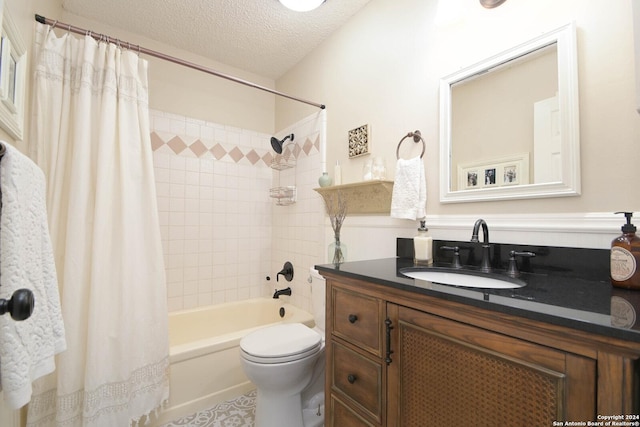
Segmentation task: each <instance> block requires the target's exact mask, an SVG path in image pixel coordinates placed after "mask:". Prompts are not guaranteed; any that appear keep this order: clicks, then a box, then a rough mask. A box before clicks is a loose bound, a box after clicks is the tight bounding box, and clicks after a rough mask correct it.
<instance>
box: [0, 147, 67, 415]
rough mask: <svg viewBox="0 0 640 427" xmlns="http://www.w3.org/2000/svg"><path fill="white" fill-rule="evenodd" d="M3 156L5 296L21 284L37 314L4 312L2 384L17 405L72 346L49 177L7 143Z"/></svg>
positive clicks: (1, 291) (0, 264)
mask: <svg viewBox="0 0 640 427" xmlns="http://www.w3.org/2000/svg"><path fill="white" fill-rule="evenodd" d="M2 144H3V145H4V146H5V147H6V153H5V154H4V156H3V157H2V160H0V191H1V192H2V199H1V200H2V207H1V209H2V210H1V211H0V298H5V299H9V298H11V296H12V295H13V292H14V291H15V290H17V289H20V288H26V289H30V290H31V291H32V292H33V295H34V300H35V302H34V309H33V313H32V314H31V317H29V318H28V319H26V320H24V321H15V320H13V319H12V318H11V316H10V315H9V313H7V314H5V315H4V316H0V384H1V386H2V390H3V391H4V399H5V401H6V402H7V404H8V405H9V406H10V407H11V408H14V409H16V408H19V407H21V406H24V405H25V404H26V403H28V402H29V401H30V400H31V392H32V389H31V383H32V382H33V381H34V380H35V379H37V378H39V377H41V376H44V375H46V374H49V373H51V372H53V370H54V369H55V360H54V356H55V355H56V354H57V353H59V352H61V351H63V350H65V349H66V340H65V333H64V324H63V320H62V313H61V310H60V295H59V292H58V282H57V277H56V268H55V263H54V257H53V249H52V247H51V238H50V236H49V227H48V225H47V210H46V201H45V200H46V199H45V178H44V174H43V172H42V170H41V169H40V168H38V166H37V165H36V164H35V163H33V162H32V161H31V160H30V159H29V158H27V157H26V156H24V155H23V154H22V153H20V152H19V151H18V150H17V149H16V148H14V147H12V146H11V145H9V144H8V143H6V142H2Z"/></svg>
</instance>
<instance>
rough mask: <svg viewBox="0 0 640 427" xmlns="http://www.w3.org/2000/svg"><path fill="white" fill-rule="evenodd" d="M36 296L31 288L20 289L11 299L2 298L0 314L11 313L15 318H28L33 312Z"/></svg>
mask: <svg viewBox="0 0 640 427" xmlns="http://www.w3.org/2000/svg"><path fill="white" fill-rule="evenodd" d="M33 306H34V297H33V292H31V290H29V289H18V290H17V291H15V292H14V293H13V295H12V296H11V299H9V300H6V299H4V298H2V299H0V315H3V314H5V313H10V314H11V318H12V319H13V320H26V319H28V318H29V316H31V313H33Z"/></svg>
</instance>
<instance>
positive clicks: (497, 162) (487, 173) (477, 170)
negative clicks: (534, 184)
mask: <svg viewBox="0 0 640 427" xmlns="http://www.w3.org/2000/svg"><path fill="white" fill-rule="evenodd" d="M528 183H529V153H520V154H516V155H514V156H507V157H499V158H494V159H489V160H485V161H480V162H477V163H467V164H462V165H458V188H459V189H460V190H474V189H479V188H491V187H505V186H510V185H519V184H528Z"/></svg>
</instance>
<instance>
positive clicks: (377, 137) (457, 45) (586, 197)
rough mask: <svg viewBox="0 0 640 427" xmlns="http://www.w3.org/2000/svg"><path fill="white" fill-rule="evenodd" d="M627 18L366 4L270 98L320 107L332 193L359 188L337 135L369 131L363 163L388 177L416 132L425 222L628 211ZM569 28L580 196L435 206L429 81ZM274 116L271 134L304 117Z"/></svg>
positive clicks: (510, 6)
mask: <svg viewBox="0 0 640 427" xmlns="http://www.w3.org/2000/svg"><path fill="white" fill-rule="evenodd" d="M631 12H632V7H631V0H620V1H615V2H611V1H608V0H593V1H589V2H584V1H581V0H563V1H562V2H557V1H555V0H535V1H533V0H529V1H507V2H506V3H505V4H504V5H502V6H500V7H499V8H497V9H493V10H485V9H483V8H482V7H480V6H479V4H478V3H477V2H476V1H465V0H446V1H445V0H441V1H436V0H429V1H425V0H394V1H391V0H372V2H371V3H370V4H369V5H368V6H367V7H365V9H363V10H362V11H361V12H360V13H359V14H358V15H356V16H355V17H354V18H352V19H351V20H350V21H349V22H348V23H347V25H346V26H344V27H343V28H342V29H341V30H339V31H338V32H336V33H335V34H334V35H333V36H332V37H331V38H329V39H328V40H326V41H325V42H324V43H323V44H322V45H321V46H320V47H319V48H317V49H316V50H315V51H314V52H313V53H312V54H310V55H308V56H307V57H306V58H305V59H304V60H303V61H302V62H301V63H299V64H298V65H297V66H296V67H295V68H294V69H292V70H291V71H290V72H288V73H287V74H286V75H285V76H283V77H282V78H280V79H279V80H278V82H277V89H278V90H281V91H286V92H291V93H296V94H298V95H299V96H302V97H307V98H309V99H314V100H316V101H319V102H322V103H325V104H326V105H327V117H328V122H327V123H328V127H327V141H328V143H327V146H328V153H327V164H329V165H333V164H334V163H335V160H340V162H341V165H342V175H343V182H355V181H359V180H360V179H361V170H362V164H363V161H364V159H363V158H360V159H353V160H349V159H348V154H347V148H346V145H347V142H346V135H347V131H348V130H349V129H352V128H355V127H358V126H360V125H362V124H365V123H368V124H370V125H371V128H372V135H373V142H372V145H373V148H372V151H373V155H378V156H384V157H385V158H386V162H387V166H388V168H389V169H390V170H391V172H393V169H394V165H395V149H396V146H397V144H398V141H399V140H400V139H401V138H402V136H403V135H405V134H406V133H407V132H408V131H411V130H414V129H420V130H421V131H422V133H423V135H424V136H425V137H426V140H427V154H426V156H425V157H426V159H425V166H426V173H427V183H428V195H429V197H428V202H427V213H428V214H430V215H451V214H469V213H474V214H478V215H481V214H492V213H512V214H520V213H536V212H541V213H542V212H612V211H615V210H620V209H628V210H635V211H638V210H640V197H638V196H637V195H638V194H639V191H638V188H637V183H638V182H640V168H638V165H639V164H640V148H639V143H640V115H639V114H638V113H637V112H636V111H635V93H636V88H635V80H634V62H633V53H634V46H633V25H632V24H633V23H632V13H631ZM571 21H575V23H576V26H577V31H578V61H579V81H580V83H579V90H580V121H581V126H580V132H581V153H582V158H581V166H582V195H581V196H579V197H571V198H556V199H537V200H522V201H515V202H514V201H502V202H487V203H472V204H468V203H463V204H441V203H440V202H439V194H438V192H439V150H438V144H439V142H438V139H439V111H438V108H439V93H438V84H439V79H440V77H442V76H445V75H447V74H450V73H451V72H454V71H457V70H458V69H460V68H462V67H464V66H468V65H470V64H473V63H475V62H478V61H479V60H481V59H483V58H484V57H488V56H491V55H492V54H495V53H498V52H500V51H503V50H506V49H508V48H510V47H512V46H514V45H516V44H518V43H521V42H523V41H526V40H528V39H531V38H533V37H535V36H537V35H539V34H541V33H543V32H546V31H549V30H552V29H555V28H557V27H559V26H561V25H564V24H566V23H568V22H571ZM276 105H277V109H276V118H277V122H276V127H278V126H281V125H283V124H285V123H288V122H291V121H293V120H294V119H295V118H296V117H299V116H301V115H303V114H304V112H302V111H301V109H300V108H298V107H296V106H293V105H291V104H289V103H285V102H281V101H280V100H277V101H276ZM415 154H417V151H416V152H415ZM409 155H411V154H409Z"/></svg>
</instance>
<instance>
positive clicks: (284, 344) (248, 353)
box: [240, 268, 325, 427]
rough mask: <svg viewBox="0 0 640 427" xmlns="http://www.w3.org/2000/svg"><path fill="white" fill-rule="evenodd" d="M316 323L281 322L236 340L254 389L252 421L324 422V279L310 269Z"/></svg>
mask: <svg viewBox="0 0 640 427" xmlns="http://www.w3.org/2000/svg"><path fill="white" fill-rule="evenodd" d="M310 275H311V277H310V280H309V281H310V282H311V301H312V306H313V315H314V318H315V323H316V326H315V327H314V328H313V329H311V328H309V327H307V326H305V325H303V324H302V323H283V324H279V325H275V326H269V327H266V328H262V329H259V330H257V331H255V332H252V333H250V334H248V335H246V336H245V337H244V338H242V339H241V340H240V362H241V364H242V368H243V369H244V373H245V374H246V375H247V377H248V378H249V379H250V380H251V382H253V383H254V384H255V385H256V387H257V389H258V397H257V402H256V424H255V425H256V427H320V426H322V425H324V367H325V358H324V326H325V322H324V321H325V319H324V316H325V314H324V310H325V280H324V278H323V277H322V276H321V275H320V274H319V273H318V271H317V270H315V269H314V268H311V269H310Z"/></svg>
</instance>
